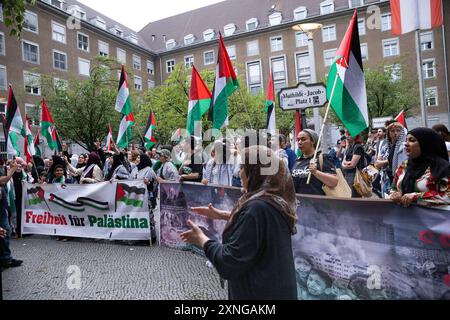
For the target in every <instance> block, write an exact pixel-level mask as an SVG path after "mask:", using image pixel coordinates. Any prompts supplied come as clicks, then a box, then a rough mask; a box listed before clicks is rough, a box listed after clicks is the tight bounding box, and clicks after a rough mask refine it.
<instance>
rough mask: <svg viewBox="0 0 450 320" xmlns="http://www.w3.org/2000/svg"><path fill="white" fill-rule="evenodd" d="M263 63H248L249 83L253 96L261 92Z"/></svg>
mask: <svg viewBox="0 0 450 320" xmlns="http://www.w3.org/2000/svg"><path fill="white" fill-rule="evenodd" d="M261 80H262V79H261V63H260V62H259V61H256V62H249V63H247V83H248V87H249V89H250V91H251V93H252V94H258V93H259V92H260V91H261V89H262V88H261V82H262V81H261Z"/></svg>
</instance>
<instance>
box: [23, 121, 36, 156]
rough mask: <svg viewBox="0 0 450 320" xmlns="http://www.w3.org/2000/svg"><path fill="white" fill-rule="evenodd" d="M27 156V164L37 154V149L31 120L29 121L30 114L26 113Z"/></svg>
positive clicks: (25, 148)
mask: <svg viewBox="0 0 450 320" xmlns="http://www.w3.org/2000/svg"><path fill="white" fill-rule="evenodd" d="M24 151H25V156H26V158H27V163H29V162H30V161H31V157H32V156H34V155H35V154H36V149H35V147H34V139H33V134H32V132H31V126H30V119H28V114H27V113H25V144H24Z"/></svg>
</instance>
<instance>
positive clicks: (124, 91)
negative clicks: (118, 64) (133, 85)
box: [116, 65, 131, 116]
mask: <svg viewBox="0 0 450 320" xmlns="http://www.w3.org/2000/svg"><path fill="white" fill-rule="evenodd" d="M116 111H117V112H120V113H122V114H124V115H126V116H127V115H129V114H130V113H131V97H130V90H129V89H128V80H127V73H126V72H125V67H124V65H122V73H121V74H120V82H119V93H118V94H117V98H116Z"/></svg>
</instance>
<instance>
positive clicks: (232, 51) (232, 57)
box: [227, 45, 236, 60]
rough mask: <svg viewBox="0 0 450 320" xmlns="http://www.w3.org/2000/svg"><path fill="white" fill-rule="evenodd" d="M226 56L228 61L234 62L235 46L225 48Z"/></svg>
mask: <svg viewBox="0 0 450 320" xmlns="http://www.w3.org/2000/svg"><path fill="white" fill-rule="evenodd" d="M227 52H228V56H229V57H230V60H236V46H235V45H232V46H228V47H227Z"/></svg>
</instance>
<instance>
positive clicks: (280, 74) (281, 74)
mask: <svg viewBox="0 0 450 320" xmlns="http://www.w3.org/2000/svg"><path fill="white" fill-rule="evenodd" d="M272 73H273V86H274V88H275V91H280V89H281V88H284V87H285V86H286V84H287V81H286V80H287V79H286V77H287V75H286V62H285V59H284V57H281V58H274V59H272Z"/></svg>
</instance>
